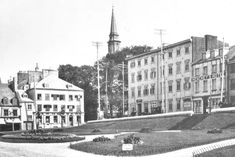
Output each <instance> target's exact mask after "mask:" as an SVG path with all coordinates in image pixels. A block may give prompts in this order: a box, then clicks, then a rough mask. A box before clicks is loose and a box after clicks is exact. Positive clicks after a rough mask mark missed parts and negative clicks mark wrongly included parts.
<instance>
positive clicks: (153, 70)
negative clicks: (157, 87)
mask: <svg viewBox="0 0 235 157" xmlns="http://www.w3.org/2000/svg"><path fill="white" fill-rule="evenodd" d="M150 78H151V79H154V78H156V69H155V68H153V69H151V73H150Z"/></svg>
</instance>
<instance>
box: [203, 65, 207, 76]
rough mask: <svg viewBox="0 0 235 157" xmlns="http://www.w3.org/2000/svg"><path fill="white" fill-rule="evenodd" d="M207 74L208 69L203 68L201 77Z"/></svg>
mask: <svg viewBox="0 0 235 157" xmlns="http://www.w3.org/2000/svg"><path fill="white" fill-rule="evenodd" d="M207 74H208V68H207V66H204V67H203V75H207Z"/></svg>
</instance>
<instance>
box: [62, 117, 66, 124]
mask: <svg viewBox="0 0 235 157" xmlns="http://www.w3.org/2000/svg"><path fill="white" fill-rule="evenodd" d="M61 118H62V122H63V123H64V124H65V123H66V121H65V116H61Z"/></svg>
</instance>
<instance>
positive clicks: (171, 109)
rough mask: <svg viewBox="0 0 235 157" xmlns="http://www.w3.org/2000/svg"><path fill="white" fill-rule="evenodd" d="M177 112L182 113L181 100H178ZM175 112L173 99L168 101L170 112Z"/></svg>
mask: <svg viewBox="0 0 235 157" xmlns="http://www.w3.org/2000/svg"><path fill="white" fill-rule="evenodd" d="M176 110H177V111H180V110H181V99H180V98H177V99H176ZM172 111H173V99H168V112H172Z"/></svg>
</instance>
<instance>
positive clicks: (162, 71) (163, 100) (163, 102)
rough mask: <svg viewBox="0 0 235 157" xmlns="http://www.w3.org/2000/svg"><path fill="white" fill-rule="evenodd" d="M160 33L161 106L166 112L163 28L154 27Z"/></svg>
mask: <svg viewBox="0 0 235 157" xmlns="http://www.w3.org/2000/svg"><path fill="white" fill-rule="evenodd" d="M155 31H157V32H158V34H159V35H160V43H161V53H160V60H161V67H162V68H161V73H162V81H161V82H162V87H161V88H162V107H164V110H165V112H166V93H165V72H164V53H163V42H162V35H163V32H164V31H165V30H163V29H155Z"/></svg>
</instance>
